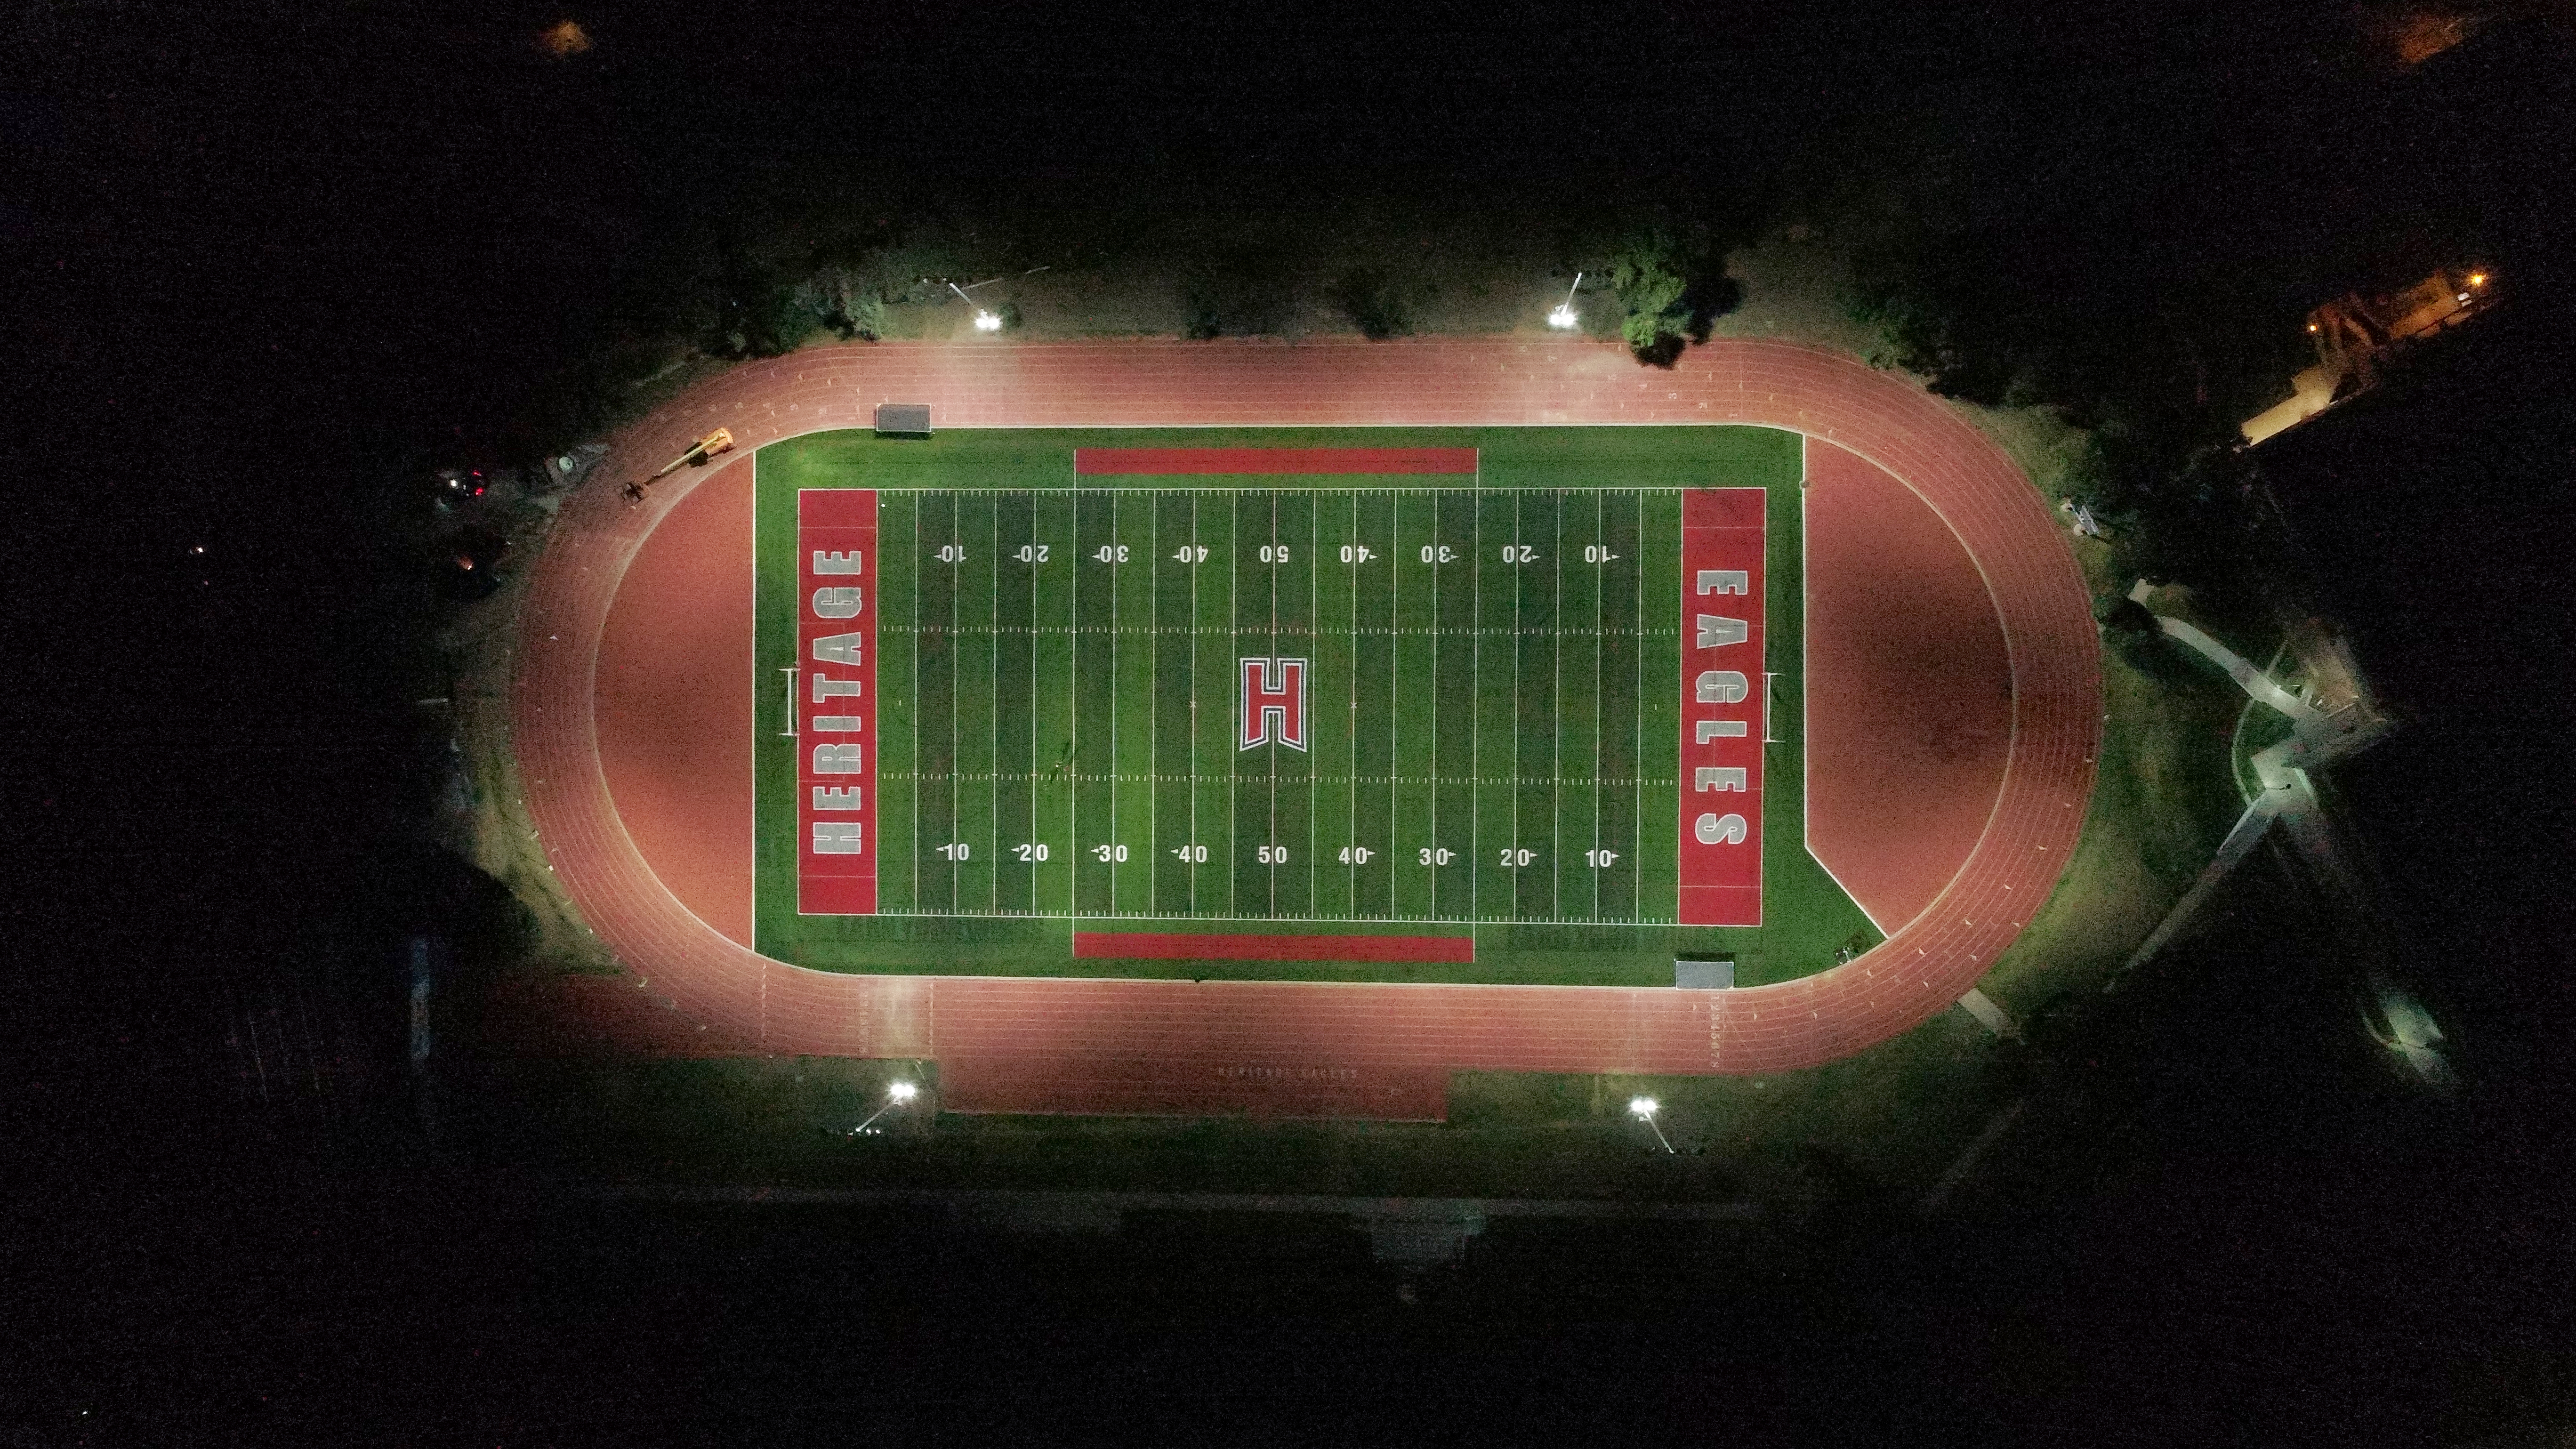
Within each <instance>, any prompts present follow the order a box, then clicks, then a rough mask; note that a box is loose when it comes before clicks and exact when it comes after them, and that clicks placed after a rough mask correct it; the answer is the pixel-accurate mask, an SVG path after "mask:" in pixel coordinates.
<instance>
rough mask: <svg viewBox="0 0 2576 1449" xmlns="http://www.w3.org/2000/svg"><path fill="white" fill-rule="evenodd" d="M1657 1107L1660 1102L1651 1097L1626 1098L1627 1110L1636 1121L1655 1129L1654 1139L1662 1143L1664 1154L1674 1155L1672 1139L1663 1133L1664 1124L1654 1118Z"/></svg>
mask: <svg viewBox="0 0 2576 1449" xmlns="http://www.w3.org/2000/svg"><path fill="white" fill-rule="evenodd" d="M1659 1107H1660V1104H1658V1103H1657V1102H1656V1101H1655V1099H1654V1098H1652V1097H1630V1098H1629V1099H1628V1110H1629V1111H1630V1112H1631V1113H1634V1114H1635V1115H1636V1118H1637V1120H1638V1121H1640V1122H1643V1123H1645V1124H1646V1125H1647V1126H1649V1127H1652V1128H1654V1129H1655V1140H1656V1141H1657V1142H1659V1143H1662V1144H1663V1148H1664V1155H1665V1156H1667V1157H1670V1156H1672V1155H1674V1154H1673V1139H1671V1138H1669V1137H1666V1136H1665V1135H1664V1124H1662V1123H1661V1122H1658V1121H1656V1120H1655V1113H1656V1111H1657V1110H1659Z"/></svg>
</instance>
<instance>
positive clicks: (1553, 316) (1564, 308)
mask: <svg viewBox="0 0 2576 1449" xmlns="http://www.w3.org/2000/svg"><path fill="white" fill-rule="evenodd" d="M1582 285H1583V274H1582V273H1581V272H1577V273H1575V274H1574V286H1573V287H1568V288H1566V289H1565V300H1564V301H1563V302H1561V303H1558V304H1557V308H1556V310H1555V311H1553V312H1550V313H1548V314H1547V325H1548V326H1550V327H1556V328H1566V327H1572V326H1573V325H1575V324H1576V323H1577V322H1580V321H1582V320H1583V319H1582V318H1580V317H1577V316H1575V315H1574V292H1575V288H1576V287H1580V286H1582Z"/></svg>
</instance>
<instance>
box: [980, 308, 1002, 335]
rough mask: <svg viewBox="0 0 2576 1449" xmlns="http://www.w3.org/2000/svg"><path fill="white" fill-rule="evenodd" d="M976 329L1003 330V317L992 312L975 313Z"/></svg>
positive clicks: (982, 330) (984, 330) (983, 330)
mask: <svg viewBox="0 0 2576 1449" xmlns="http://www.w3.org/2000/svg"><path fill="white" fill-rule="evenodd" d="M975 330H976V331H978V332H999V331H1001V330H1002V319H1001V318H999V317H996V316H994V315H993V314H992V313H990V312H980V311H979V312H977V313H976V314H975Z"/></svg>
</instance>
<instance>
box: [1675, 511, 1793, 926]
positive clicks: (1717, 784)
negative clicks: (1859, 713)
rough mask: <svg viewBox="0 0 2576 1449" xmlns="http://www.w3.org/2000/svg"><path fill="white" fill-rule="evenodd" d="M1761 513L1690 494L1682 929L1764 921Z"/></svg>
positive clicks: (1686, 516)
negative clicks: (1683, 927)
mask: <svg viewBox="0 0 2576 1449" xmlns="http://www.w3.org/2000/svg"><path fill="white" fill-rule="evenodd" d="M1762 510H1763V491H1762V490H1761V489H1759V488H1692V489H1689V490H1687V491H1685V492H1684V493H1683V494H1682V740H1681V775H1680V785H1681V792H1682V812H1681V899H1680V901H1679V903H1678V911H1679V914H1678V915H1677V917H1676V919H1678V920H1679V921H1680V922H1681V923H1682V924H1683V925H1685V926H1758V925H1761V924H1762V737H1763V736H1764V735H1765V734H1766V733H1768V731H1766V730H1765V729H1764V728H1763V723H1764V721H1763V711H1764V709H1765V707H1766V706H1767V704H1768V702H1769V699H1770V690H1769V689H1768V688H1767V685H1768V683H1769V681H1768V680H1767V679H1766V678H1765V676H1764V675H1763V673H1762V665H1763V653H1762V600H1763V593H1762V588H1763V581H1762V524H1763V518H1762Z"/></svg>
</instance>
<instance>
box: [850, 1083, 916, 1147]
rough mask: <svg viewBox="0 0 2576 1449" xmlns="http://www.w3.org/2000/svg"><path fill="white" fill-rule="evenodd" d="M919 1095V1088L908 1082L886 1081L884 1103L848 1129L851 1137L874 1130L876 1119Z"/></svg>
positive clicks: (860, 1135) (861, 1135)
mask: <svg viewBox="0 0 2576 1449" xmlns="http://www.w3.org/2000/svg"><path fill="white" fill-rule="evenodd" d="M919 1095H921V1088H919V1087H917V1086H914V1085H913V1084H912V1083H910V1082H888V1083H887V1084H886V1104H885V1105H884V1106H882V1107H879V1108H878V1109H876V1110H875V1111H873V1112H870V1113H869V1114H868V1120H866V1121H865V1122H862V1123H860V1124H859V1125H858V1126H856V1127H853V1128H851V1129H850V1135H851V1136H852V1137H863V1136H865V1135H867V1134H868V1133H870V1132H873V1131H875V1130H876V1125H877V1119H878V1118H879V1117H882V1116H884V1115H885V1114H887V1113H888V1112H891V1111H893V1110H894V1109H895V1108H897V1107H900V1106H902V1105H903V1104H904V1103H906V1102H909V1101H911V1100H912V1099H913V1098H915V1097H917V1096H919Z"/></svg>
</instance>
